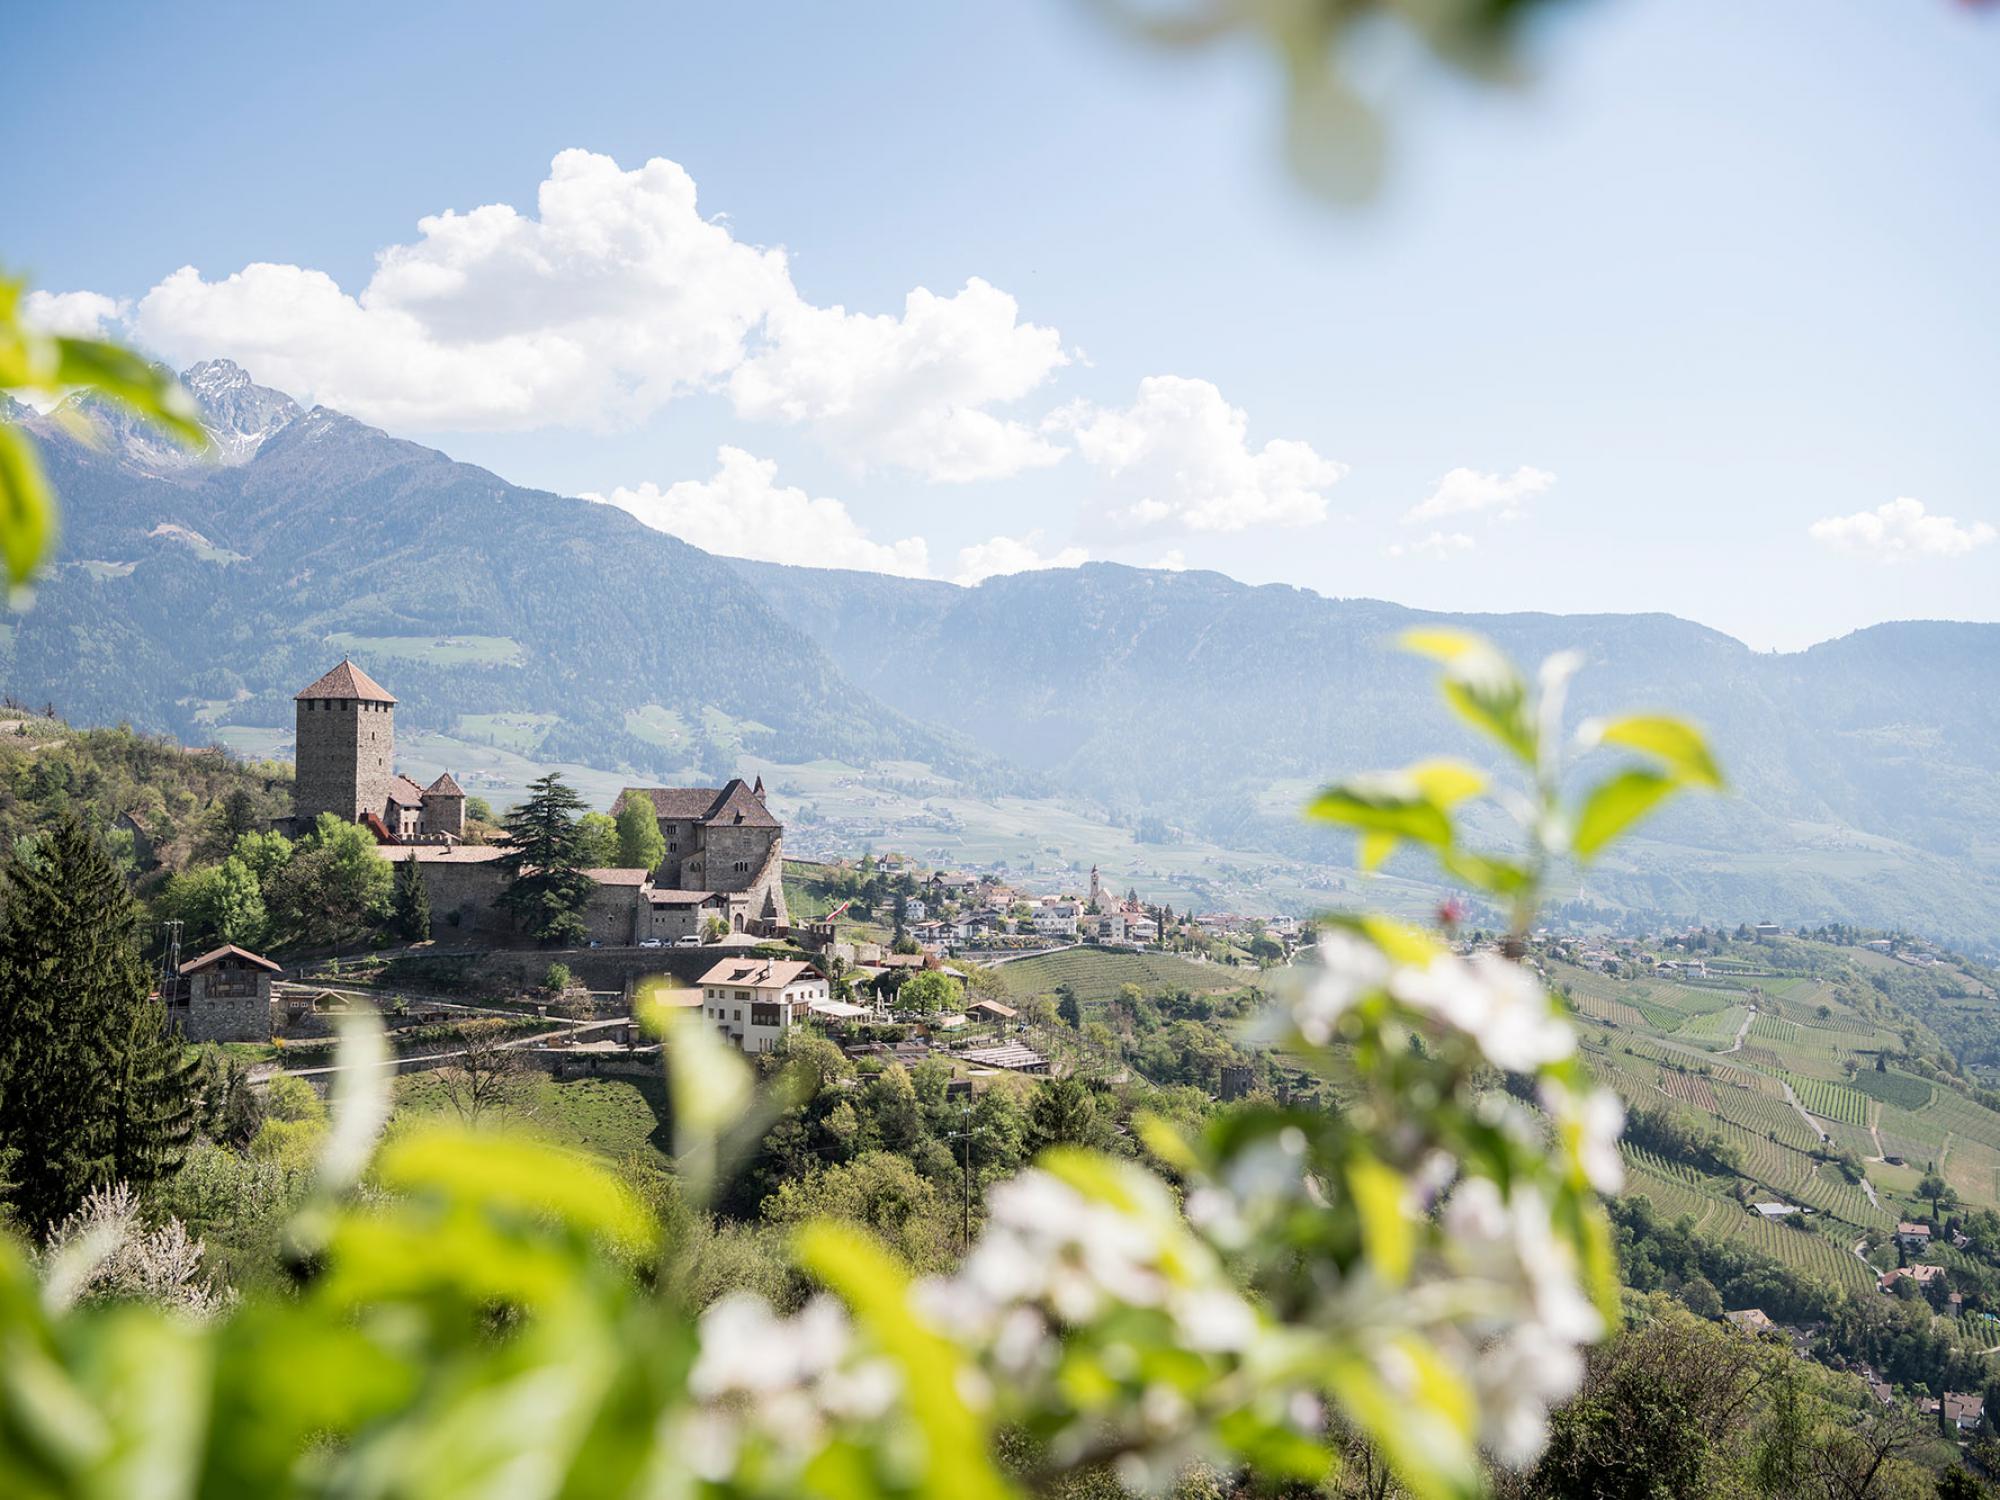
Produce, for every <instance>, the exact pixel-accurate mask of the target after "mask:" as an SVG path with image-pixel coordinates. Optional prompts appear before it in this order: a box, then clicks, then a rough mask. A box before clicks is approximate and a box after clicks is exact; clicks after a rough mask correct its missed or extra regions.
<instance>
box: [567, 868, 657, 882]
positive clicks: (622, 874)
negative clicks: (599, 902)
mask: <svg viewBox="0 0 2000 1500" xmlns="http://www.w3.org/2000/svg"><path fill="white" fill-rule="evenodd" d="M583 873H584V874H586V875H588V876H589V877H590V878H591V879H592V880H594V881H596V882H597V883H598V884H599V885H644V884H645V883H646V882H647V881H648V880H650V879H652V877H653V872H652V871H651V870H629V869H614V868H611V867H609V866H603V865H597V866H592V867H591V868H590V869H588V870H585V871H584V872H583Z"/></svg>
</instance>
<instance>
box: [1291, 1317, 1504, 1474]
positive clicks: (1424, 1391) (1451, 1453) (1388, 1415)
mask: <svg viewBox="0 0 2000 1500" xmlns="http://www.w3.org/2000/svg"><path fill="white" fill-rule="evenodd" d="M1384 1353H1385V1356H1386V1360H1385V1362H1393V1363H1394V1364H1395V1365H1396V1366H1397V1367H1398V1368H1399V1369H1400V1370H1401V1371H1402V1372H1403V1376H1402V1378H1401V1379H1399V1380H1398V1381H1397V1382H1396V1385H1395V1386H1392V1385H1391V1383H1390V1382H1389V1381H1388V1380H1387V1379H1385V1378H1384V1377H1383V1373H1382V1371H1381V1370H1380V1369H1379V1368H1378V1367H1377V1365H1376V1363H1375V1362H1374V1361H1371V1360H1369V1359H1367V1358H1365V1357H1363V1356H1362V1355H1360V1354H1358V1353H1347V1354H1343V1355H1339V1356H1337V1357H1335V1358H1334V1359H1333V1360H1332V1361H1331V1362H1330V1363H1329V1365H1328V1367H1327V1369H1326V1372H1325V1375H1326V1385H1327V1390H1328V1392H1329V1393H1330V1394H1331V1395H1332V1396H1333V1398H1334V1400H1335V1401H1337V1402H1339V1403H1340V1405H1341V1407H1342V1408H1343V1409H1344V1410H1345V1411H1346V1413H1347V1415H1348V1417H1349V1418H1350V1419H1352V1420H1353V1421H1354V1423H1355V1424H1356V1425H1357V1426H1359V1427H1360V1428H1361V1429H1362V1430H1363V1431H1364V1432H1366V1433H1367V1434H1368V1436H1369V1437H1370V1438H1371V1439H1372V1440H1373V1441H1374V1443H1375V1446H1376V1447H1377V1448H1379V1449H1380V1450H1381V1451H1382V1456H1383V1457H1384V1458H1386V1459H1388V1461H1389V1464H1390V1467H1392V1468H1393V1469H1395V1471H1396V1477H1397V1478H1399V1479H1401V1480H1402V1481H1403V1483H1404V1485H1405V1486H1407V1487H1408V1488H1409V1489H1410V1491H1411V1492H1412V1493H1414V1494H1416V1495H1418V1496H1419V1497H1421V1500H1472V1497H1474V1496H1477V1495H1481V1494H1483V1493H1484V1492H1485V1484H1484V1482H1483V1480H1482V1477H1481V1473H1480V1466H1479V1454H1478V1449H1477V1446H1476V1444H1475V1441H1474V1435H1475V1431H1476V1427H1477V1418H1478V1407H1477V1404H1476V1402H1475V1401H1474V1399H1473V1395H1472V1392H1471V1391H1470V1390H1469V1389H1467V1387H1466V1385H1465V1382H1464V1380H1463V1379H1461V1378H1460V1377H1459V1375H1458V1374H1457V1372H1456V1371H1454V1370H1453V1369H1452V1368H1451V1366H1450V1365H1449V1364H1447V1363H1446V1362H1445V1360H1444V1359H1443V1357H1442V1356H1440V1355H1439V1354H1438V1352H1437V1350H1436V1349H1434V1348H1432V1347H1431V1345H1430V1344H1429V1343H1428V1342H1426V1341H1425V1340H1424V1339H1422V1338H1419V1337H1418V1336H1417V1335H1415V1334H1403V1335H1401V1336H1400V1337H1397V1338H1395V1339H1392V1340H1390V1341H1389V1347H1388V1348H1387V1349H1386V1350H1385V1351H1384ZM1399 1387H1400V1388H1399Z"/></svg>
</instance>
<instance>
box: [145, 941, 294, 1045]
mask: <svg viewBox="0 0 2000 1500" xmlns="http://www.w3.org/2000/svg"><path fill="white" fill-rule="evenodd" d="M284 972H285V971H284V970H283V969H281V968H279V967H278V966H277V965H276V964H274V963H272V962H271V960H270V959H268V958H265V957H263V956H261V955H259V954H256V953H252V952H250V951H249V950H248V949H247V948H239V947H237V946H236V945H235V944H234V943H225V944H223V945H222V946H221V947H220V948H215V949H212V950H211V951H209V952H207V953H204V954H202V955H201V957H200V958H195V959H190V960H189V961H188V962H186V963H184V964H182V965H181V971H180V993H179V995H178V996H177V997H175V1001H174V1003H173V1004H172V1005H171V1006H170V1007H169V1010H168V1017H169V1020H170V1021H171V1022H172V1024H174V1025H176V1026H178V1027H179V1028H180V1032H181V1035H183V1036H184V1037H186V1038H187V1039H188V1040H189V1041H191V1042H268V1041H270V1040H271V1037H272V1036H273V1034H274V1033H275V1032H276V1029H277V1028H276V1025H275V1022H274V1017H273V1002H272V999H271V981H272V980H273V979H274V978H275V977H276V976H277V975H279V974H282V973H284Z"/></svg>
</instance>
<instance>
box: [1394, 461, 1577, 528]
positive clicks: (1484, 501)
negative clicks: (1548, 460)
mask: <svg viewBox="0 0 2000 1500" xmlns="http://www.w3.org/2000/svg"><path fill="white" fill-rule="evenodd" d="M1555 482H1556V476H1555V475H1553V474H1551V473H1550V472H1549V471H1548V470H1547V469H1534V468H1530V467H1528V465H1526V464H1523V465H1522V466H1521V467H1520V468H1518V469H1516V470H1515V471H1514V472H1513V473H1511V474H1483V473H1481V472H1480V471H1479V470H1477V469H1453V470H1452V471H1451V472H1450V473H1449V474H1447V475H1445V476H1444V478H1442V479H1440V480H1439V481H1438V482H1437V488H1436V489H1434V490H1432V491H1431V492H1430V494H1428V495H1427V496H1425V497H1424V498H1423V499H1422V500H1420V501H1418V502H1417V503H1416V504H1415V505H1414V506H1412V507H1411V508H1410V510H1409V512H1408V513H1407V514H1405V515H1404V517H1403V520H1404V521H1405V522H1406V523H1415V522H1417V521H1432V520H1437V519H1439V518H1441V517H1444V516H1468V515H1473V514H1476V513H1477V512H1480V511H1487V510H1493V511H1497V512H1498V513H1499V516H1500V519H1501V520H1503V521H1513V520H1517V519H1518V518H1519V517H1520V514H1521V502H1522V501H1523V500H1525V499H1527V498H1528V497H1529V496H1530V495H1539V494H1541V493H1542V492H1543V491H1544V490H1546V489H1547V488H1548V487H1549V486H1550V485H1552V484H1554V483H1555Z"/></svg>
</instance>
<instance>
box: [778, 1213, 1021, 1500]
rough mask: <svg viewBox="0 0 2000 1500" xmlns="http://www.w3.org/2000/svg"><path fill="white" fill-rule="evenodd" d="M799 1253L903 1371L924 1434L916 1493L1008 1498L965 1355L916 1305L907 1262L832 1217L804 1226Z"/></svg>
mask: <svg viewBox="0 0 2000 1500" xmlns="http://www.w3.org/2000/svg"><path fill="white" fill-rule="evenodd" d="M798 1259H799V1263H800V1264H801V1265H802V1266H804V1267H805V1269H806V1270H807V1271H809V1272H811V1273H812V1274H813V1275H814V1276H816V1277H818V1278H819V1279H820V1280H821V1281H822V1282H824V1283H825V1284H826V1285H827V1286H828V1287H829V1288H831V1289H832V1291H833V1292H834V1293H835V1294H836V1295H838V1296H839V1297H840V1299H841V1300H842V1301H843V1302H845V1303H846V1304H847V1305H848V1308H849V1309H850V1310H851V1311H852V1312H853V1314H854V1318H855V1321H856V1322H857V1323H859V1324H860V1325H861V1326H862V1327H863V1328H864V1329H865V1330H867V1332H868V1333H869V1334H870V1335H872V1336H873V1338H874V1340H875V1342H876V1343H877V1344H878V1345H880V1347H881V1349H882V1352H883V1353H884V1354H886V1355H887V1356H888V1357H889V1358H890V1359H891V1360H893V1361H894V1362H895V1363H896V1365H897V1366H898V1368H899V1369H900V1370H901V1371H902V1375H903V1391H904V1397H905V1399H906V1400H907V1401H908V1402H909V1407H910V1415H911V1417H912V1418H913V1419H914V1420H915V1422H916V1424H917V1428H918V1430H919V1431H920V1432H921V1433H922V1434H923V1438H924V1450H925V1451H924V1460H925V1462H924V1471H923V1479H922V1482H921V1484H920V1485H919V1486H918V1489H917V1493H918V1494H920V1495H927V1496H931V1497H933V1500H1006V1496H1007V1495H1008V1493H1009V1492H1008V1488H1007V1486H1006V1484H1005V1483H1004V1482H1003V1481H1002V1480H1001V1478H1000V1475H999V1473H998V1472H997V1471H996V1470H995V1469H994V1467H993V1459H992V1454H991V1448H990V1434H989V1433H988V1432H987V1429H986V1423H985V1421H984V1419H983V1418H981V1417H980V1416H979V1415H978V1414H977V1413H976V1412H974V1411H973V1410H972V1408H971V1407H970V1406H968V1405H967V1404H966V1401H965V1396H964V1394H963V1392H964V1390H965V1388H966V1381H965V1376H966V1371H965V1369H964V1365H963V1361H962V1359H961V1357H960V1355H959V1353H958V1351H957V1350H956V1349H954V1348H953V1347H952V1346H951V1344H950V1343H948V1342H947V1341H946V1340H945V1339H944V1338H943V1337H942V1336H940V1335H939V1334H938V1333H937V1332H936V1331H935V1330H934V1329H932V1328H931V1327H930V1326H929V1324H927V1323H925V1322H924V1321H923V1320H922V1319H920V1318H919V1317H918V1316H917V1314H916V1312H915V1310H914V1309H913V1308H912V1307H911V1306H910V1283H909V1278H908V1277H907V1276H905V1275H904V1274H903V1270H902V1267H901V1266H899V1265H898V1264H897V1263H896V1261H895V1260H894V1259H892V1258H891V1257H890V1256H889V1255H888V1254H887V1253H886V1252H885V1251H883V1250H881V1249H880V1248H878V1247H877V1246H876V1245H875V1244H873V1243H872V1242H871V1241H869V1240H868V1239H867V1238H866V1237H865V1236H863V1235H861V1234H859V1233H857V1232H855V1231H854V1230H851V1229H847V1228H843V1227H840V1226H837V1225H833V1224H826V1223H820V1224H809V1225H807V1226H806V1228H805V1229H804V1230H803V1231H801V1233H800V1235H799V1240H798Z"/></svg>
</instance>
